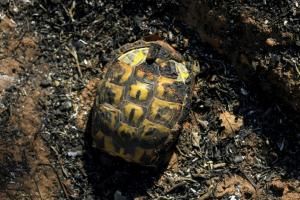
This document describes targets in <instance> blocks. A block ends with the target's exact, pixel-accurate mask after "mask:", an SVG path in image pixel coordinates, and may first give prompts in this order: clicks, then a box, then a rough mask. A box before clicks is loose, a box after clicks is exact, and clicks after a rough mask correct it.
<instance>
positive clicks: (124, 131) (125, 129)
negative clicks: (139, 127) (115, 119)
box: [118, 123, 136, 137]
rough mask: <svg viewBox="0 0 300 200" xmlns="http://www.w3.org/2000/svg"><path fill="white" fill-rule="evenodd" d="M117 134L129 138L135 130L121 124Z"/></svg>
mask: <svg viewBox="0 0 300 200" xmlns="http://www.w3.org/2000/svg"><path fill="white" fill-rule="evenodd" d="M118 133H119V134H120V136H122V134H126V135H129V136H130V137H133V136H134V135H135V134H136V129H135V128H134V127H132V126H129V125H128V124H125V123H121V125H120V127H119V128H118Z"/></svg>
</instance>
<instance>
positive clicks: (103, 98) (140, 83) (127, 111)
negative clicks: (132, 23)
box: [91, 40, 194, 166]
mask: <svg viewBox="0 0 300 200" xmlns="http://www.w3.org/2000/svg"><path fill="white" fill-rule="evenodd" d="M189 67H190V65H189V62H186V61H185V60H184V59H183V57H182V56H181V55H180V54H179V53H178V52H176V51H175V50H174V49H173V48H172V47H171V46H170V45H168V44H167V43H165V42H163V41H152V42H145V41H143V40H140V41H137V42H135V43H132V44H126V45H124V46H122V47H121V48H120V49H119V50H117V51H116V52H115V56H114V58H113V59H112V60H111V62H109V63H108V64H107V65H106V69H107V71H106V73H105V76H104V79H103V80H102V81H101V82H100V83H99V85H98V86H97V93H96V98H95V103H94V107H93V110H92V128H91V131H92V133H91V134H92V137H93V143H94V145H95V146H96V148H99V149H101V150H103V151H105V152H107V153H108V154H110V155H113V156H117V157H121V158H123V159H125V160H126V161H129V162H134V163H138V164H141V165H146V166H157V165H158V164H159V163H161V162H162V161H166V160H167V159H168V158H169V155H170V151H171V147H172V146H173V144H174V143H175V141H176V139H177V137H178V133H179V131H178V127H179V124H180V122H181V121H182V120H183V119H184V116H185V113H186V108H187V107H188V104H189V100H190V96H191V89H192V85H193V80H194V77H193V75H192V73H191V71H190V70H191V69H190V68H189Z"/></svg>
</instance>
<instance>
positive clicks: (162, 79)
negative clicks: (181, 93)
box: [156, 77, 176, 99]
mask: <svg viewBox="0 0 300 200" xmlns="http://www.w3.org/2000/svg"><path fill="white" fill-rule="evenodd" d="M175 81H176V80H174V79H171V78H166V77H160V78H159V79H158V82H157V88H156V96H157V97H159V98H161V99H164V96H165V95H164V94H165V92H168V93H170V91H165V86H164V85H165V84H168V85H171V84H174V82H175ZM174 93H175V91H174Z"/></svg>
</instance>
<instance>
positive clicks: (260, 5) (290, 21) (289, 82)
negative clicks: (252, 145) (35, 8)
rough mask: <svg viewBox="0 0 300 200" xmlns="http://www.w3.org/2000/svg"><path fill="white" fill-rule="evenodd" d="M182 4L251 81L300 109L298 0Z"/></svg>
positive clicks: (191, 21) (190, 0) (203, 34)
mask: <svg viewBox="0 0 300 200" xmlns="http://www.w3.org/2000/svg"><path fill="white" fill-rule="evenodd" d="M182 3H183V5H184V6H182V7H181V10H182V11H181V14H180V15H176V16H177V18H179V19H181V20H183V21H184V22H185V23H187V24H188V25H189V26H191V27H192V28H193V29H195V30H196V31H197V32H198V34H199V36H200V38H201V39H202V41H203V42H207V43H209V44H210V45H212V46H213V47H214V48H215V49H216V50H217V51H218V52H219V53H220V54H223V55H224V56H225V57H226V58H227V59H228V60H229V61H230V62H231V63H232V64H233V65H234V66H235V68H236V69H237V72H238V74H239V76H240V77H241V78H242V79H243V80H244V81H246V82H248V85H249V84H251V85H252V87H254V88H256V90H257V88H259V89H260V90H261V92H263V93H268V94H269V96H270V97H271V98H274V97H276V98H277V99H279V100H281V101H283V102H285V104H288V105H289V106H290V107H292V108H293V109H294V110H296V111H297V112H299V111H300V104H299V102H300V79H299V77H300V71H299V66H300V61H299V56H300V55H299V52H300V37H299V32H300V21H299V15H300V6H299V3H300V2H299V1H298V0H295V1H291V0H281V1H277V0H270V1H224V2H218V1H206V0H200V1H194V0H187V1H182ZM275 91H276V92H275Z"/></svg>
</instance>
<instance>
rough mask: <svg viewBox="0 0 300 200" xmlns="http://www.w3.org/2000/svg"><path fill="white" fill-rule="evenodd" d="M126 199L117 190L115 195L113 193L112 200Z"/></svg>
mask: <svg viewBox="0 0 300 200" xmlns="http://www.w3.org/2000/svg"><path fill="white" fill-rule="evenodd" d="M126 199H127V198H126V197H124V196H123V195H122V193H121V192H120V191H119V190H117V191H116V192H115V193H114V200H126Z"/></svg>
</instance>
